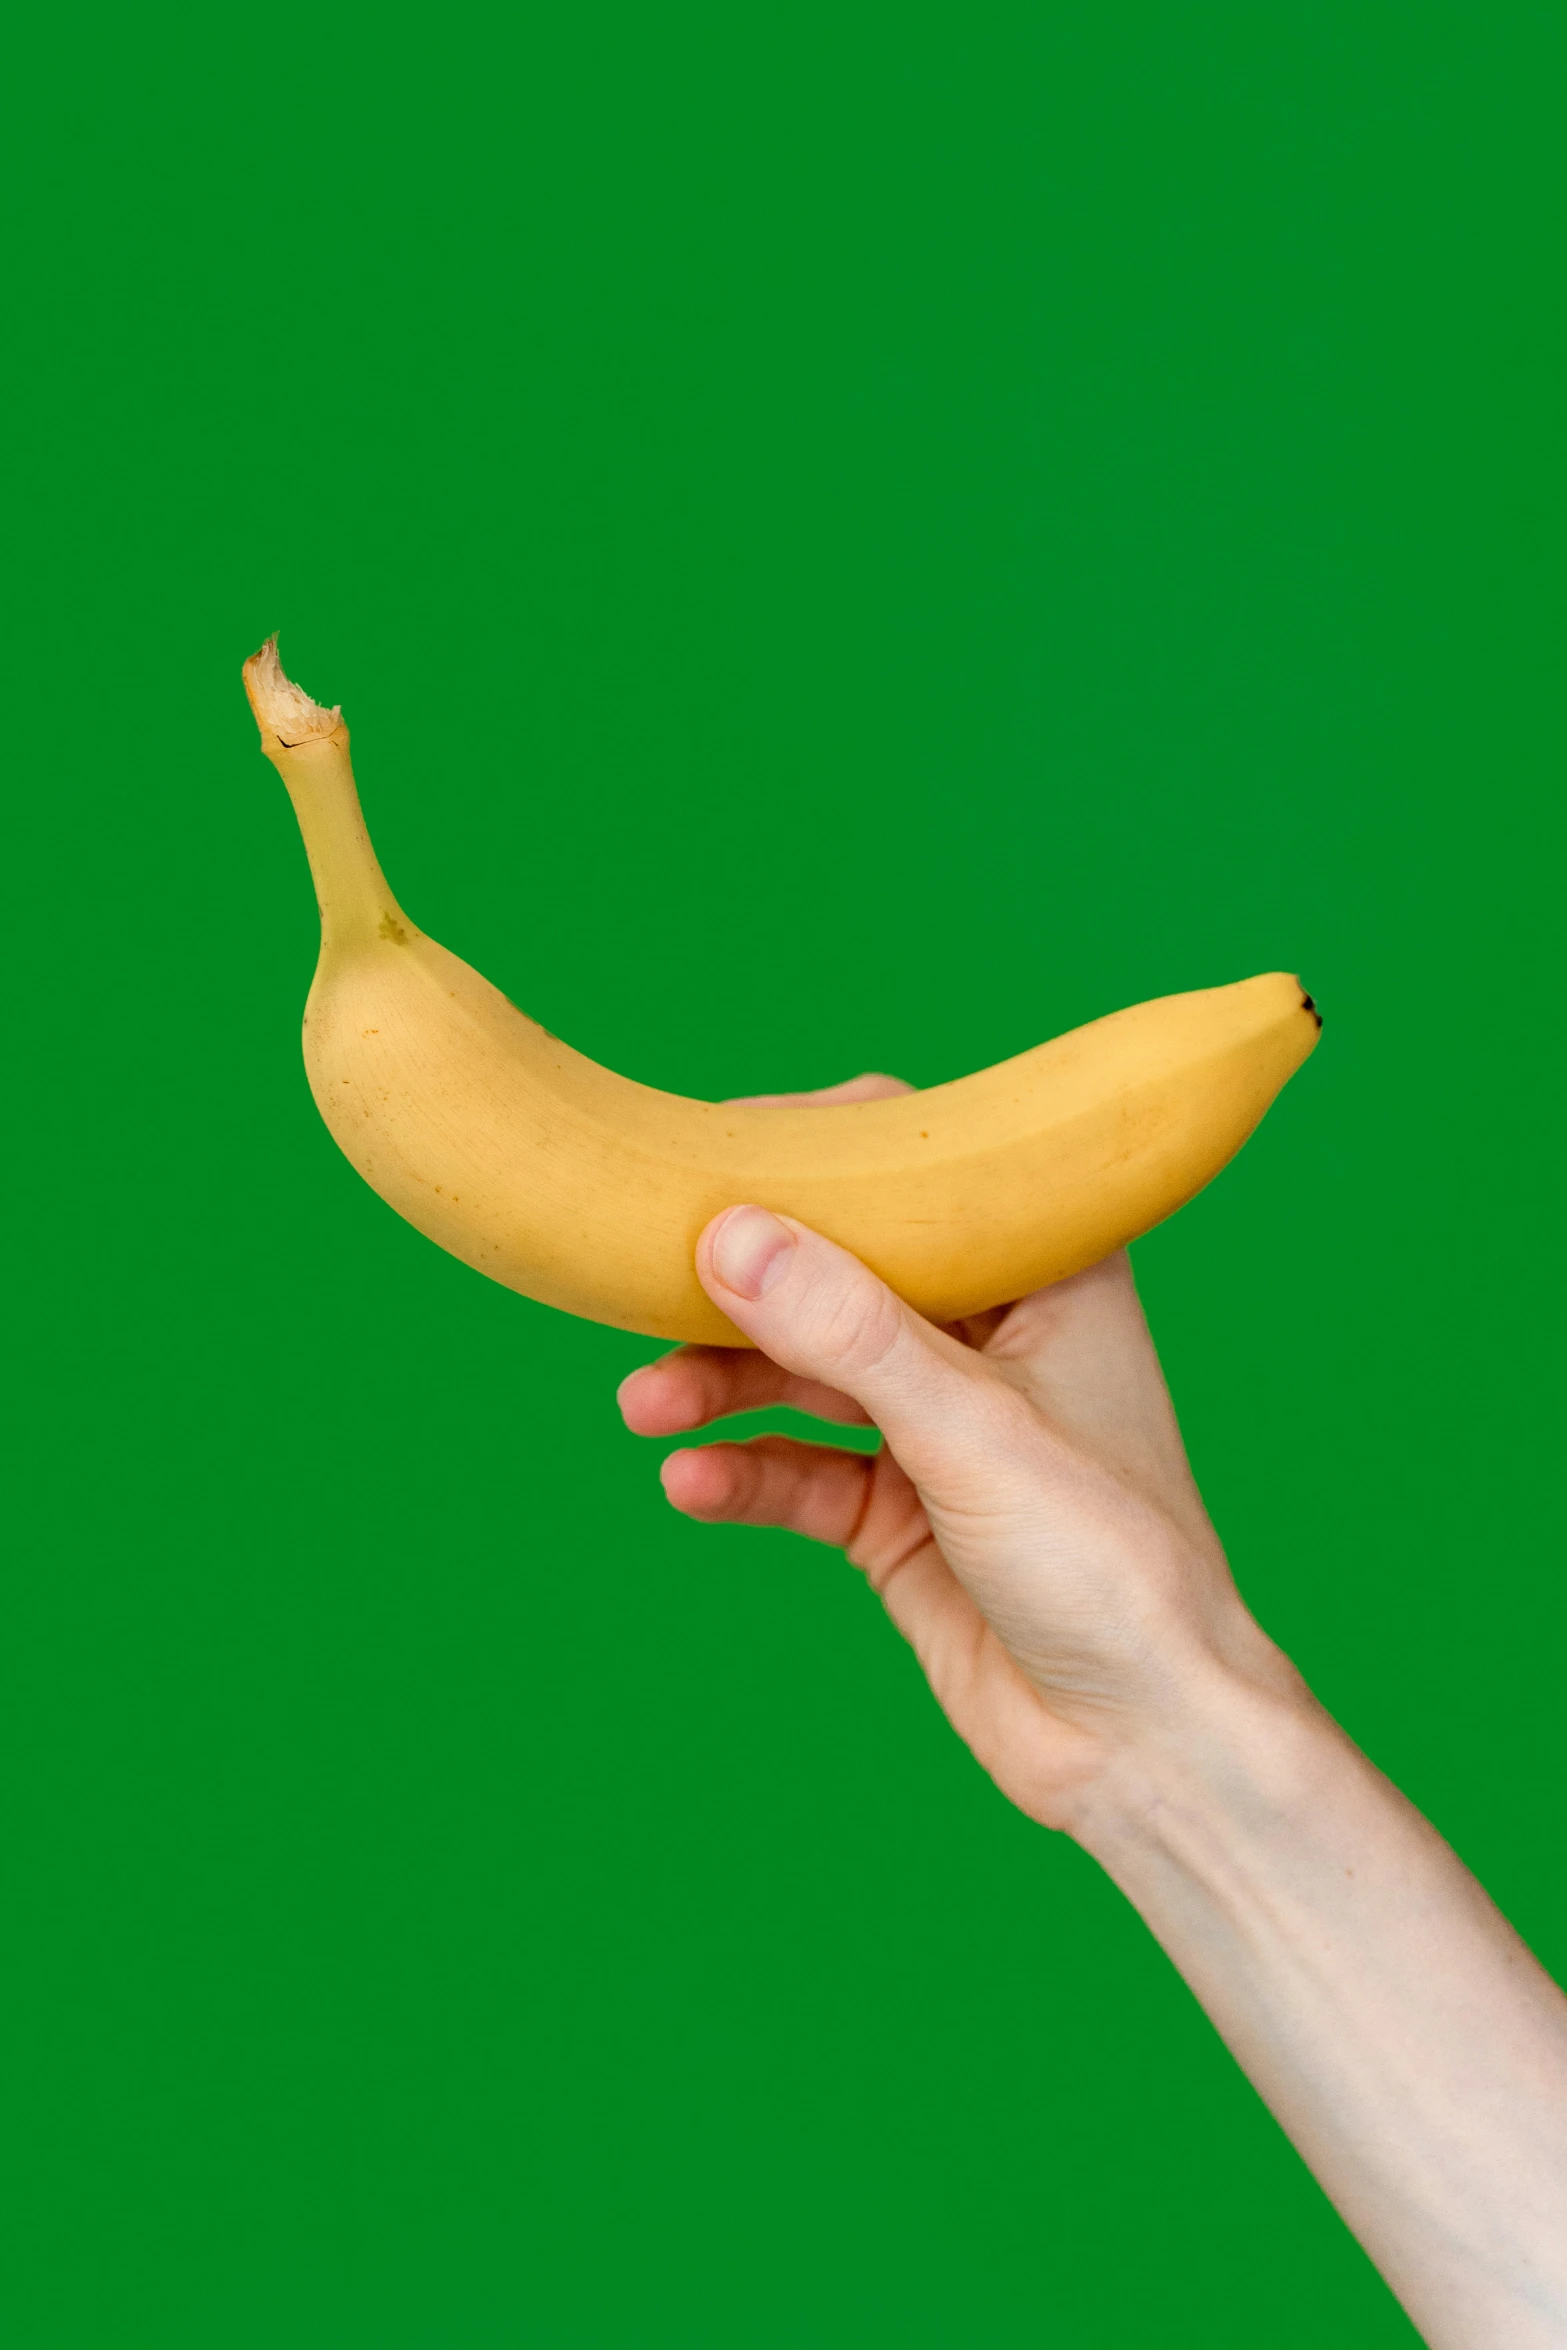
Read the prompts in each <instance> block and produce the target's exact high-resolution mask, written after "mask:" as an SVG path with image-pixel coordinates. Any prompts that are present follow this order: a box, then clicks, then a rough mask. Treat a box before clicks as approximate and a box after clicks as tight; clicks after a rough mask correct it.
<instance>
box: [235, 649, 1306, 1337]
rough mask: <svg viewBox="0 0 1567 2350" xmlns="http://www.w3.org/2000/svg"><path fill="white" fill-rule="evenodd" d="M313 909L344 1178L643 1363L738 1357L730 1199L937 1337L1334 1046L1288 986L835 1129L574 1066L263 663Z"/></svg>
mask: <svg viewBox="0 0 1567 2350" xmlns="http://www.w3.org/2000/svg"><path fill="white" fill-rule="evenodd" d="M244 679H245V687H246V691H247V693H248V695H249V697H250V704H251V708H252V709H253V711H254V712H255V716H256V723H257V725H258V727H259V728H260V730H261V747H262V749H263V751H264V752H265V754H266V756H267V757H268V758H269V759H270V760H271V761H272V763H273V765H274V766H275V767H276V768H277V770H278V773H279V774H280V775H281V776H282V778H283V781H284V783H285V784H286V785H287V787H288V792H289V796H290V798H291V799H292V801H293V803H294V809H295V813H296V814H297V816H298V818H299V826H300V830H301V832H302V833H303V834H304V839H305V848H306V851H307V853H308V855H309V859H310V868H311V872H312V875H313V876H314V880H315V886H316V896H317V899H318V901H319V903H320V909H321V957H320V961H319V963H318V964H317V966H316V975H315V981H314V984H313V986H312V987H311V990H310V996H309V1001H308V1003H307V1005H306V1008H305V1031H304V1044H305V1066H306V1069H307V1071H308V1073H309V1078H310V1087H311V1091H312V1093H313V1094H314V1096H315V1101H316V1106H317V1108H318V1109H319V1110H320V1112H321V1115H322V1117H323V1118H324V1119H325V1120H326V1123H327V1125H328V1127H329V1128H330V1129H331V1132H332V1135H333V1137H334V1139H335V1140H336V1142H337V1143H338V1145H339V1147H340V1148H341V1149H342V1151H343V1153H344V1155H345V1156H346V1157H347V1158H348V1159H349V1160H350V1161H351V1162H352V1164H353V1165H354V1166H355V1167H357V1168H358V1170H359V1172H360V1174H361V1175H362V1176H363V1177H364V1178H365V1181H366V1182H367V1183H368V1184H370V1186H371V1187H372V1189H374V1190H376V1191H378V1192H379V1193H380V1194H381V1197H382V1198H383V1199H384V1200H386V1201H388V1202H389V1203H390V1205H391V1206H392V1207H394V1208H395V1209H396V1210H397V1211H398V1213H399V1215H402V1216H406V1218H407V1219H408V1221H409V1223H410V1224H413V1225H415V1226H416V1227H417V1229H418V1230H419V1231H420V1232H423V1233H425V1234H426V1235H427V1236H428V1237H429V1238H430V1239H431V1240H433V1241H436V1242H438V1243H439V1245H440V1246H441V1247H442V1248H444V1249H449V1250H450V1251H451V1253H452V1255H453V1256H455V1257H461V1258H462V1260H463V1262H464V1263H465V1264H468V1265H472V1266H473V1267H474V1268H475V1269H476V1270H477V1271H478V1272H481V1273H487V1274H488V1275H489V1276H490V1277H491V1279H492V1280H495V1281H501V1282H504V1283H505V1284H506V1285H507V1286H508V1287H509V1288H512V1289H517V1290H521V1291H522V1292H523V1294H524V1295H525V1296H527V1297H533V1298H538V1299H541V1300H542V1301H543V1302H544V1303H545V1304H546V1305H552V1306H560V1307H563V1308H564V1309H565V1310H566V1311H567V1312H569V1313H573V1314H583V1315H587V1316H589V1317H590V1318H591V1319H592V1320H594V1321H598V1322H608V1323H612V1324H614V1325H615V1326H616V1327H618V1328H620V1329H622V1330H635V1331H640V1332H643V1333H645V1334H646V1335H647V1336H649V1337H652V1338H670V1339H691V1340H704V1341H707V1342H709V1343H713V1344H717V1345H720V1346H743V1345H745V1344H747V1343H748V1341H746V1340H745V1339H744V1338H743V1337H742V1335H741V1333H740V1332H739V1331H738V1330H737V1329H736V1328H735V1327H734V1325H733V1323H731V1322H730V1321H729V1320H728V1319H727V1318H726V1317H725V1316H724V1315H723V1314H721V1313H720V1312H719V1310H718V1308H717V1307H716V1306H715V1305H714V1304H713V1303H712V1301H711V1300H710V1299H709V1297H708V1296H707V1294H706V1292H705V1291H704V1290H703V1288H702V1287H701V1285H700V1283H699V1282H698V1280H697V1278H696V1274H695V1271H694V1268H693V1252H694V1250H695V1247H696V1242H697V1237H698V1235H699V1234H700V1232H701V1230H702V1227H703V1226H704V1225H705V1224H706V1223H707V1222H708V1220H709V1218H711V1217H712V1216H715V1215H716V1214H717V1213H718V1211H719V1210H720V1209H721V1208H726V1207H729V1206H731V1205H733V1204H734V1203H735V1202H736V1201H738V1200H749V1201H754V1202H756V1203H757V1204H759V1205H760V1206H763V1207H768V1208H774V1209H777V1210H778V1211H779V1212H780V1213H782V1214H784V1215H789V1216H795V1217H798V1218H799V1219H800V1221H801V1222H802V1223H806V1224H810V1225H813V1226H814V1227H815V1228H816V1229H817V1230H818V1231H821V1232H825V1233H826V1234H828V1236H829V1237H830V1238H831V1239H833V1240H836V1241H838V1242H840V1243H841V1244H842V1246H843V1247H845V1248H847V1249H851V1250H852V1251H853V1252H854V1254H855V1255H856V1256H858V1257H862V1258H863V1259H864V1260H865V1262H866V1263H867V1264H868V1265H870V1266H871V1267H872V1268H873V1269H874V1270H875V1271H876V1272H877V1273H879V1274H880V1275H881V1277H882V1279H883V1280H884V1281H886V1282H888V1283H889V1284H890V1285H891V1287H892V1288H893V1289H895V1290H896V1291H897V1292H898V1293H899V1295H900V1296H902V1297H904V1298H906V1299H907V1300H908V1301H909V1303H910V1304H912V1305H913V1306H915V1307H917V1308H918V1310H919V1311H920V1312H921V1313H922V1314H925V1315H927V1316H928V1317H929V1318H930V1319H931V1320H932V1321H935V1322H952V1321H958V1320H961V1319H963V1318H964V1317H966V1316H968V1315H970V1314H976V1313H980V1312H982V1311H984V1310H985V1309H986V1308H988V1307H991V1306H995V1305H1000V1304H1003V1303H1005V1302H1006V1301H1007V1300H1008V1299H1011V1298H1015V1297H1021V1296H1023V1295H1025V1294H1026V1293H1027V1292H1028V1291H1029V1290H1032V1289H1037V1288H1039V1287H1041V1286H1042V1285H1043V1284H1044V1283H1046V1282H1050V1281H1057V1280H1060V1279H1061V1278H1063V1276H1065V1275H1066V1274H1068V1273H1075V1272H1079V1271H1081V1270H1082V1268H1083V1267H1084V1266H1086V1265H1091V1264H1094V1263H1097V1261H1098V1260H1099V1259H1100V1258H1101V1257H1104V1256H1107V1255H1108V1254H1109V1253H1110V1251H1111V1250H1112V1249H1114V1248H1118V1247H1119V1246H1120V1245H1121V1243H1122V1242H1123V1241H1127V1240H1130V1239H1133V1238H1135V1236H1136V1235H1137V1234H1138V1233H1141V1232H1146V1231H1147V1230H1148V1228H1149V1226H1150V1225H1153V1224H1157V1223H1159V1222H1161V1221H1162V1219H1163V1218H1164V1217H1166V1216H1168V1215H1170V1214H1171V1213H1173V1211H1174V1210H1175V1209H1176V1208H1178V1207H1180V1206H1181V1205H1182V1203H1183V1202H1184V1201H1186V1200H1189V1199H1190V1198H1191V1197H1192V1195H1193V1193H1194V1192H1197V1191H1200V1190H1201V1189H1202V1187H1203V1185H1204V1184H1205V1183H1207V1182H1208V1181H1209V1179H1210V1178H1211V1177H1212V1176H1214V1175H1216V1174H1217V1173H1218V1171H1219V1169H1220V1168H1221V1167H1222V1166H1224V1164H1225V1163H1226V1161H1227V1160H1228V1159H1230V1158H1231V1157H1233V1155H1234V1153H1235V1152H1236V1151H1237V1150H1239V1148H1240V1146H1241V1144H1242V1143H1243V1142H1244V1141H1245V1140H1246V1137H1247V1136H1248V1135H1249V1134H1250V1132H1251V1130H1252V1128H1253V1127H1254V1126H1255V1125H1256V1123H1257V1121H1258V1119H1259V1118H1260V1117H1261V1116H1262V1114H1263V1112H1264V1111H1265V1110H1266V1109H1267V1107H1268V1104H1269V1103H1270V1102H1271V1101H1272V1099H1273V1097H1274V1095H1275V1094H1276V1093H1277V1092H1278V1090H1279V1088H1280V1087H1281V1086H1282V1085H1283V1084H1284V1082H1285V1080H1286V1079H1287V1078H1288V1077H1290V1076H1292V1075H1293V1073H1294V1072H1295V1070H1296V1069H1297V1068H1298V1067H1299V1066H1300V1064H1301V1062H1302V1061H1303V1060H1304V1059H1305V1058H1306V1055H1307V1054H1308V1053H1309V1052H1310V1051H1311V1049H1312V1047H1313V1046H1314V1045H1315V1043H1316V1041H1317V1033H1318V1030H1319V1029H1320V1027H1321V1025H1322V1023H1321V1019H1320V1017H1319V1016H1318V1014H1317V1012H1316V1011H1315V1008H1314V1007H1313V1004H1312V1001H1311V998H1310V996H1308V995H1305V994H1303V992H1302V990H1301V986H1300V982H1299V981H1298V980H1297V979H1293V978H1290V977H1288V976H1286V975H1285V974H1284V973H1282V972H1269V973H1266V974H1265V975H1264V976H1262V977H1261V978H1257V979H1245V980H1240V981H1238V982H1237V983H1236V984H1235V985H1233V986H1230V987H1210V988H1200V989H1198V990H1196V991H1195V992H1193V993H1191V994H1187V995H1175V996H1164V997H1161V998H1160V999H1159V1000H1158V1001H1156V1002H1154V1003H1147V1004H1138V1005H1136V1006H1134V1007H1133V1008H1132V1009H1131V1010H1130V1011H1124V1012H1113V1013H1111V1014H1110V1016H1109V1017H1108V1018H1107V1019H1103V1020H1095V1021H1093V1022H1091V1023H1090V1024H1089V1025H1088V1026H1087V1027H1086V1028H1078V1029H1074V1030H1073V1031H1072V1033H1071V1034H1070V1035H1067V1036H1060V1037H1057V1038H1056V1039H1055V1041H1054V1042H1053V1043H1050V1044H1042V1045H1039V1046H1037V1047H1036V1048H1035V1049H1034V1050H1033V1051H1032V1052H1027V1053H1021V1054H1019V1055H1018V1057H1017V1058H1016V1059H1015V1060H1010V1061H1002V1062H999V1063H998V1064H997V1065H996V1066H995V1067H994V1068H991V1069H984V1070H981V1071H980V1072H979V1074H978V1075H976V1076H973V1077H963V1078H959V1079H957V1080H956V1081H955V1082H953V1083H952V1084H948V1085H936V1086H932V1087H930V1088H929V1089H928V1090H927V1091H925V1092H923V1093H911V1094H907V1095H904V1096H902V1097H900V1098H897V1099H893V1100H883V1101H866V1102H853V1103H841V1104H837V1105H834V1106H832V1107H827V1108H816V1107H798V1106H778V1105H763V1104H754V1103H739V1102H699V1101H688V1100H686V1099H684V1098H683V1097H682V1096H680V1095H678V1094H670V1093H660V1092H658V1091H656V1090H655V1089H654V1088H652V1087H651V1086H646V1085H638V1084H635V1083H633V1082H632V1081H631V1080H629V1079H627V1078H624V1077H617V1076H616V1075H615V1074H614V1073H613V1072H612V1071H611V1070H608V1069H604V1068H600V1067H599V1065H598V1064H597V1063H596V1062H594V1061H590V1060H587V1059H586V1058H584V1056H583V1055H582V1054H580V1053H576V1052H573V1051H572V1049H571V1047H570V1046H569V1045H565V1044H562V1043H561V1042H560V1040H559V1039H558V1038H557V1037H554V1036H551V1035H550V1033H549V1031H548V1030H547V1029H545V1028H541V1027H539V1026H538V1024H537V1023H536V1022H535V1021H533V1020H530V1019H529V1018H528V1017H527V1015H526V1013H524V1012H520V1011H518V1009H517V1007H516V1005H515V1004H513V1003H511V1002H509V1001H508V999H507V998H506V997H505V996H503V995H502V994H501V993H500V990H499V989H498V988H494V987H492V986H491V985H490V983H489V981H488V980H486V979H481V978H480V976H479V974H478V973H477V972H476V971H472V970H470V969H469V967H468V965H467V964H466V963H462V962H459V961H458V959H457V957H456V956H455V955H452V954H448V952H447V951H446V949H445V947H442V946H437V945H436V943H435V941H434V939H432V938H427V937H426V936H425V935H424V933H423V932H422V931H421V930H420V929H419V928H418V927H417V925H416V924H414V923H413V922H411V921H410V920H409V918H408V916H407V915H406V914H405V913H404V912H403V910H402V908H401V906H400V905H399V904H398V902H397V900H396V899H395V898H394V897H393V895H392V893H391V891H390V889H389V888H388V887H387V884H386V881H385V879H384V877H383V875H382V872H381V868H380V865H379V864H378V862H377V860H376V855H375V851H374V849H373V848H372V847H371V845H370V836H369V834H368V833H367V831H366V830H365V824H364V818H363V816H362V814H361V812H360V807H359V798H358V794H357V792H356V791H355V788H354V777H353V769H352V767H351V765H350V763H349V747H348V729H347V727H346V726H345V725H344V724H343V721H342V713H341V711H339V710H335V709H333V710H324V709H322V708H321V707H320V706H319V705H318V704H317V703H315V702H313V701H312V700H311V699H310V696H309V695H308V694H306V693H304V692H303V691H302V690H301V689H300V688H299V687H298V686H296V685H294V684H292V683H291V682H290V680H289V679H288V678H287V677H285V676H284V674H283V671H282V668H281V666H280V664H279V661H278V656H277V639H276V638H275V637H273V638H271V639H269V641H268V642H267V643H266V644H265V645H263V646H262V648H261V650H260V651H259V652H258V653H255V654H253V655H252V656H251V658H250V660H249V661H247V662H246V663H245V668H244Z"/></svg>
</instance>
